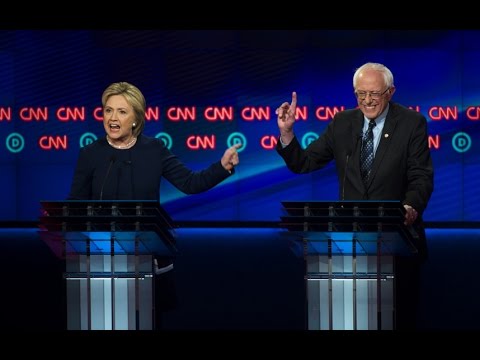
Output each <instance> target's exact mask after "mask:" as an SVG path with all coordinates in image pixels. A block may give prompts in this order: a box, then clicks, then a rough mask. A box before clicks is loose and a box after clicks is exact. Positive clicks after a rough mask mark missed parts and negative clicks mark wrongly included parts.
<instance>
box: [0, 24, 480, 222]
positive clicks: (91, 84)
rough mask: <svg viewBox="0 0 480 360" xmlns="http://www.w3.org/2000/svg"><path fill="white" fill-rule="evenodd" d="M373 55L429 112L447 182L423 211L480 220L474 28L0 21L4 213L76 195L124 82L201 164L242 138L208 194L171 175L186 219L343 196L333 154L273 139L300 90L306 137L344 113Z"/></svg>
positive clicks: (177, 145) (189, 159) (156, 125)
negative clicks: (293, 162) (51, 25)
mask: <svg viewBox="0 0 480 360" xmlns="http://www.w3.org/2000/svg"><path fill="white" fill-rule="evenodd" d="M367 61H374V62H381V63H384V64H385V65H387V66H388V67H389V68H390V69H391V70H392V72H393V74H394V76H395V85H396V87H397V92H396V93H395V96H394V101H397V102H399V103H402V104H404V105H406V106H411V107H413V108H415V109H417V110H418V111H420V112H422V113H423V114H424V115H425V116H426V118H427V120H428V122H429V123H428V124H429V133H430V137H431V139H430V140H431V141H430V145H431V150H432V156H433V162H434V167H435V190H434V193H433V197H432V199H431V201H430V204H429V207H428V209H427V211H426V213H425V220H427V221H477V220H478V219H479V215H480V207H479V206H477V204H478V203H479V202H480V193H479V191H478V190H476V188H477V187H476V179H477V178H478V175H479V166H480V160H479V157H478V156H476V155H475V154H478V148H479V144H478V140H477V139H478V138H479V130H478V129H477V128H476V125H477V122H478V119H477V118H480V81H479V79H480V68H479V67H478V63H479V62H480V31H474V30H468V31H453V30H451V31H440V30H438V31H406V30H398V31H393V30H392V31H381V30H374V31H369V30H360V31H353V30H348V31H340V30H336V31H327V30H316V31H306V30H301V31H300V30H299V31H293V30H289V31H286V30H285V31H271V30H258V31H248V30H225V31H222V30H182V31H166V30H161V31H160V30H158V31H147V30H141V31H140V30H137V31H103V30H71V31H59V30H55V31H53V30H52V31H49V30H42V31H40V30H15V31H14V30H12V31H0V80H1V91H0V188H1V189H2V194H1V197H2V207H0V221H12V220H13V221H24V220H27V221H28V220H36V219H37V218H38V215H39V201H40V200H60V199H64V198H65V197H66V196H67V194H68V191H69V187H70V182H71V178H72V175H73V170H74V166H75V163H76V159H77V155H78V151H79V148H80V147H81V146H83V145H84V144H86V143H88V142H90V141H92V139H94V138H95V137H100V136H104V130H103V126H102V123H101V119H99V118H98V116H97V115H96V114H97V113H96V111H97V110H98V108H99V107H100V106H101V101H100V97H101V94H102V92H103V90H104V89H105V88H106V87H107V86H108V85H109V84H110V83H112V82H117V81H128V82H131V83H133V84H135V85H136V86H138V87H139V88H140V89H141V90H142V92H143V93H144V95H145V97H146V99H147V106H148V107H149V108H150V114H149V120H148V121H147V124H146V130H145V133H146V134H147V135H150V136H159V137H161V138H162V139H164V141H165V142H166V143H168V144H169V146H171V150H172V151H173V152H174V153H176V154H177V155H178V156H179V157H180V158H181V159H182V160H183V161H184V162H185V163H186V164H187V165H188V166H190V167H192V168H194V169H200V168H203V167H205V166H208V165H209V164H210V163H211V162H213V161H218V160H219V159H220V158H221V156H222V155H223V153H224V151H225V149H226V148H227V147H228V146H229V145H231V144H232V143H233V142H235V141H239V140H240V141H242V143H243V144H244V146H243V147H242V149H241V153H240V161H241V163H240V165H239V166H238V167H237V173H236V175H235V176H232V177H231V178H229V179H228V180H227V181H225V182H224V183H222V184H221V185H219V186H217V187H216V188H214V189H212V190H210V191H208V192H206V193H203V194H198V195H189V196H187V195H183V194H182V193H180V192H179V191H178V190H176V189H175V188H173V187H172V186H171V185H170V184H168V183H167V182H164V183H162V189H161V202H162V204H163V205H164V207H165V208H166V210H167V211H169V212H170V214H171V215H172V217H173V218H174V219H175V220H229V221H231V220H233V221H235V220H245V221H249V220H264V221H277V220H278V219H279V217H280V215H281V214H282V212H281V205H280V201H282V200H336V199H338V185H337V180H336V173H335V169H334V166H333V164H331V165H330V166H328V167H327V168H326V169H324V170H321V171H318V172H316V173H313V174H308V175H295V174H292V173H290V172H289V170H287V169H286V167H285V165H284V163H283V160H282V159H281V158H280V157H279V156H278V155H277V153H276V152H275V150H274V149H273V148H272V145H273V142H272V141H273V140H272V138H273V137H276V136H277V135H278V128H277V124H276V117H275V114H274V111H275V109H276V107H277V106H278V105H279V104H281V103H282V102H283V101H290V99H291V92H292V91H297V93H298V101H299V106H300V108H301V109H302V111H304V113H303V114H302V115H303V116H302V117H301V118H300V119H299V121H298V123H297V124H296V127H295V129H296V134H297V136H299V137H300V138H301V139H302V141H304V143H305V144H306V143H308V142H309V141H311V139H312V138H315V137H316V136H318V135H319V134H320V133H321V132H322V131H323V130H324V129H325V127H326V126H327V124H328V122H329V121H330V120H331V115H332V114H333V112H334V111H336V110H339V109H342V108H351V107H354V106H356V101H355V98H354V96H353V87H352V76H353V73H354V71H355V69H356V68H357V67H358V66H360V65H362V64H363V63H365V62H367ZM304 107H305V108H304ZM214 109H217V110H218V111H219V112H217V113H216V114H217V116H216V117H215V116H213V115H215V110H214ZM222 111H223V113H222ZM220 114H221V115H223V116H221V115H220Z"/></svg>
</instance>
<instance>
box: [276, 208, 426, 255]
mask: <svg viewBox="0 0 480 360" xmlns="http://www.w3.org/2000/svg"><path fill="white" fill-rule="evenodd" d="M282 204H283V206H284V210H285V212H286V215H285V216H281V226H282V227H283V228H285V229H287V230H288V231H289V236H290V238H292V239H294V240H295V241H296V242H299V243H304V244H305V243H306V244H308V249H309V252H311V253H318V254H326V253H328V252H329V251H333V252H334V253H343V254H348V253H352V252H355V251H359V250H360V249H362V250H361V251H362V252H363V253H366V254H374V253H377V252H378V251H379V249H380V250H381V252H382V253H384V254H385V253H388V254H416V253H417V252H418V251H417V249H416V247H415V245H414V244H415V243H416V240H415V239H416V238H417V237H418V234H417V233H416V231H415V230H414V229H413V228H412V227H408V226H406V225H405V224H404V220H405V209H404V207H403V205H402V204H401V202H400V201H369V200H366V201H283V202H282ZM302 246H303V245H302ZM355 249H357V250H355Z"/></svg>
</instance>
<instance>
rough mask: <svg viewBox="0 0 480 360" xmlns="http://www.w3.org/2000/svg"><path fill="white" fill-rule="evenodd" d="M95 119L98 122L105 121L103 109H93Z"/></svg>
mask: <svg viewBox="0 0 480 360" xmlns="http://www.w3.org/2000/svg"><path fill="white" fill-rule="evenodd" d="M93 118H94V119H95V120H97V121H103V108H102V107H100V106H99V107H96V108H95V109H93Z"/></svg>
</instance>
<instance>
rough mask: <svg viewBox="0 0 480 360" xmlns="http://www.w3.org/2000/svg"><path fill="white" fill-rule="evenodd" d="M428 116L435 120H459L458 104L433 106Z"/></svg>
mask: <svg viewBox="0 0 480 360" xmlns="http://www.w3.org/2000/svg"><path fill="white" fill-rule="evenodd" d="M428 116H430V119H432V120H435V121H439V120H442V119H445V120H450V119H453V120H458V109H457V107H456V106H445V107H443V106H432V107H431V108H430V110H428Z"/></svg>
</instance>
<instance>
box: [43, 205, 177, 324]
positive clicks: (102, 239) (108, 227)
mask: <svg viewBox="0 0 480 360" xmlns="http://www.w3.org/2000/svg"><path fill="white" fill-rule="evenodd" d="M41 206H42V214H41V216H40V231H39V232H40V236H41V238H42V239H43V240H44V241H45V242H46V243H47V245H48V246H49V247H50V248H51V249H52V251H53V252H54V253H55V254H56V255H57V256H58V257H60V258H62V259H65V262H66V271H65V273H64V278H65V280H66V295H67V296H66V300H67V329H69V330H120V329H122V330H133V329H135V330H149V329H153V328H154V327H155V324H154V318H155V317H154V314H155V313H154V312H155V296H161V294H158V295H157V294H155V281H154V279H155V268H154V259H155V258H157V257H173V256H174V255H175V253H176V251H177V250H176V247H175V233H174V227H173V225H172V223H173V222H172V220H171V218H170V217H169V216H168V214H167V213H166V212H165V211H164V210H163V209H162V208H161V207H160V204H159V202H158V201H149V200H147V201H142V200H135V201H131V200H128V201H127V200H124V201H106V200H102V201H79V200H70V201H41Z"/></svg>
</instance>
